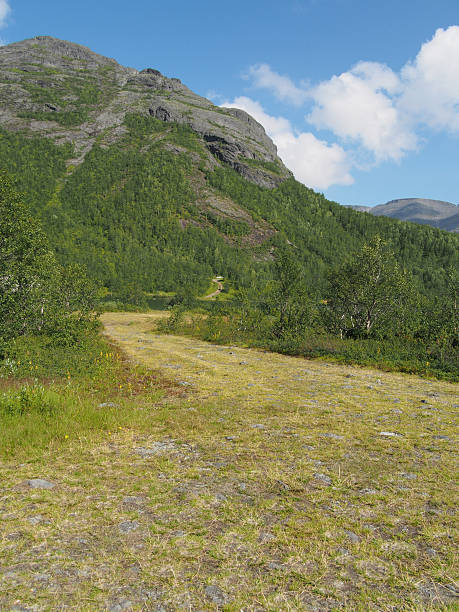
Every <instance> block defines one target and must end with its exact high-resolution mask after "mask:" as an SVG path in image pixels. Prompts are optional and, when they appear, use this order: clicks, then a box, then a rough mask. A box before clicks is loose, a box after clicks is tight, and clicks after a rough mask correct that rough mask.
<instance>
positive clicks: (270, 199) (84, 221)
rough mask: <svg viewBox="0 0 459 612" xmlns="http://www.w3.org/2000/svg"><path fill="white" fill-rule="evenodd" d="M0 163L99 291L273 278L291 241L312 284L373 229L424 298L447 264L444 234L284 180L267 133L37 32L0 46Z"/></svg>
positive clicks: (163, 81)
mask: <svg viewBox="0 0 459 612" xmlns="http://www.w3.org/2000/svg"><path fill="white" fill-rule="evenodd" d="M0 66H1V68H2V69H1V71H0V101H1V105H0V168H2V169H3V170H6V171H7V172H9V173H12V174H14V175H15V176H16V178H17V182H18V187H19V188H20V189H21V190H22V191H23V192H24V195H25V198H26V200H27V202H28V203H29V204H30V206H31V208H32V210H33V212H34V213H35V214H36V215H37V216H39V217H40V218H41V220H42V222H43V224H44V227H45V229H46V231H47V233H48V236H49V238H50V240H51V243H52V244H53V246H54V248H55V250H56V252H57V254H58V257H59V258H60V260H61V261H63V262H74V261H77V262H80V263H83V264H85V265H86V266H87V268H88V270H89V272H90V274H91V275H92V276H93V277H95V278H96V279H98V280H99V281H100V282H101V283H102V284H103V285H105V286H106V287H107V289H108V290H109V291H111V292H112V293H116V294H118V295H120V296H122V297H123V298H128V297H129V298H132V296H135V295H139V294H141V293H142V292H143V291H147V292H148V291H153V290H156V289H162V290H177V289H182V288H184V287H189V288H190V289H192V290H194V291H205V290H206V289H207V287H208V283H209V280H210V279H211V278H212V277H213V275H215V274H223V275H224V276H225V277H226V278H229V279H230V280H232V281H233V283H234V284H235V285H236V286H240V285H253V284H254V283H257V282H259V283H264V282H265V281H268V280H269V279H271V278H272V260H273V257H274V256H275V251H276V248H277V247H278V246H279V245H280V244H285V243H287V242H290V243H291V244H293V246H292V249H293V250H294V252H295V253H296V255H297V257H298V259H299V261H300V262H301V263H302V265H303V269H304V274H305V280H306V282H307V283H308V284H309V286H310V288H311V290H320V288H321V286H323V283H324V279H325V277H326V273H327V271H328V269H329V268H330V266H333V265H335V264H337V263H339V262H340V261H341V260H342V258H343V256H344V255H346V253H348V252H350V251H353V250H355V249H358V248H359V247H360V246H361V245H362V243H363V242H365V241H367V240H368V239H369V238H371V237H372V236H373V235H375V234H380V235H381V236H383V237H384V238H385V239H386V240H388V241H389V242H390V243H391V245H392V247H393V249H394V250H395V252H396V253H397V256H398V259H399V261H400V263H401V264H402V265H403V266H405V267H406V268H407V269H409V270H411V271H412V272H413V274H415V276H416V278H417V281H418V284H419V287H420V288H421V289H422V290H424V291H425V292H432V291H435V292H439V291H442V290H443V288H444V287H445V283H446V276H445V270H446V268H447V267H450V266H456V265H458V261H457V258H458V253H459V248H458V246H459V240H458V238H459V237H457V236H455V235H452V234H448V233H446V232H441V231H440V230H438V229H433V228H430V227H419V226H413V225H410V224H405V223H401V222H398V221H395V220H393V219H389V218H385V217H373V216H369V215H361V214H358V213H356V212H355V211H352V210H350V209H348V208H345V207H342V206H339V205H338V204H335V203H333V202H329V201H327V200H326V199H325V198H324V197H323V196H322V195H321V194H317V193H315V192H314V191H312V190H311V189H308V188H306V187H305V186H304V185H301V184H300V183H298V182H296V181H295V180H294V179H293V178H292V177H291V173H290V172H289V171H288V170H287V169H286V168H285V166H284V165H283V164H282V162H281V160H280V159H279V158H278V157H277V153H276V148H275V146H274V144H273V143H272V142H271V140H270V139H269V138H268V137H267V136H266V134H265V132H264V129H263V128H262V126H261V125H259V124H258V123H257V122H256V121H255V120H254V119H252V118H251V117H250V116H249V115H247V114H246V113H244V112H243V111H238V110H236V109H220V108H218V107H216V106H214V105H213V104H212V103H211V102H209V101H208V100H205V99H204V98H201V97H200V96H197V95H196V94H194V93H193V92H191V91H190V90H189V89H188V88H187V87H185V86H184V85H182V84H181V83H180V81H178V80H177V79H169V78H166V77H164V76H163V75H161V74H160V73H159V72H158V71H156V70H154V69H147V70H144V71H140V72H139V71H137V70H134V69H132V68H125V67H123V66H120V65H119V64H118V63H117V62H116V61H115V60H113V59H109V58H105V57H102V56H100V55H97V54H95V53H93V52H92V51H90V50H89V49H86V48H85V47H81V46H80V45H75V44H73V43H68V42H65V41H59V40H57V39H53V38H50V37H37V38H35V39H31V40H27V41H23V42H20V43H13V44H11V45H8V46H6V47H2V48H0Z"/></svg>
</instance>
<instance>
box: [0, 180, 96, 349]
mask: <svg viewBox="0 0 459 612" xmlns="http://www.w3.org/2000/svg"><path fill="white" fill-rule="evenodd" d="M94 294H95V291H94V287H93V286H92V285H91V283H90V282H89V281H88V279H87V278H86V276H85V275H84V273H83V272H82V270H81V269H79V268H78V267H77V266H72V267H70V268H67V269H66V268H62V267H61V266H60V265H59V264H58V262H57V261H56V258H55V256H54V253H53V252H52V251H51V249H50V247H49V244H48V240H47V238H46V236H45V234H44V232H43V230H42V228H41V226H40V224H39V223H38V221H37V220H36V219H34V218H33V217H32V216H31V214H30V212H29V211H28V209H27V207H26V206H25V205H24V203H23V202H22V201H21V198H20V196H19V194H18V193H17V191H16V189H15V187H14V183H13V181H12V180H11V178H9V177H8V176H7V175H5V174H0V339H1V340H3V341H8V340H10V339H12V338H14V337H16V336H21V335H25V334H36V333H50V332H52V331H55V330H56V329H58V328H60V329H61V330H62V329H63V328H68V326H69V325H68V324H69V322H71V321H72V320H73V321H75V320H78V321H82V320H85V321H88V320H89V319H91V318H92V317H93V314H92V312H90V309H91V308H92V306H93V301H92V298H91V296H93V295H94Z"/></svg>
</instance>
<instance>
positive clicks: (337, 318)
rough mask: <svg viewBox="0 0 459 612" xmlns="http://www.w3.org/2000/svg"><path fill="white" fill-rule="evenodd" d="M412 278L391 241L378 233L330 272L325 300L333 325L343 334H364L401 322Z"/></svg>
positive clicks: (351, 335) (332, 326)
mask: <svg viewBox="0 0 459 612" xmlns="http://www.w3.org/2000/svg"><path fill="white" fill-rule="evenodd" d="M408 293H409V281H408V278H407V275H406V274H403V273H402V272H401V271H400V269H399V267H398V264H397V262H396V260H395V258H394V255H393V253H391V252H390V251H389V250H388V248H387V243H385V242H383V241H382V240H381V238H380V237H379V236H376V237H375V238H374V239H373V240H372V241H371V242H370V243H368V244H365V245H364V246H363V247H362V249H361V250H360V251H359V252H358V253H357V254H356V255H354V256H353V257H351V258H349V259H348V260H347V261H345V262H344V263H343V264H341V265H340V266H339V267H338V268H336V269H334V270H332V271H331V272H330V274H329V289H328V292H327V295H326V299H325V300H324V301H325V303H326V311H327V315H328V317H327V318H328V324H329V326H330V328H331V329H333V330H336V331H338V332H339V334H340V336H341V337H343V336H348V337H362V336H365V335H369V334H370V333H371V334H375V333H377V332H380V333H382V332H384V331H385V330H387V328H389V327H392V328H393V327H394V323H396V325H400V316H401V315H402V309H403V308H404V306H405V305H406V303H407V298H408Z"/></svg>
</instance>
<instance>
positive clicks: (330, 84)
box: [307, 62, 417, 161]
mask: <svg viewBox="0 0 459 612" xmlns="http://www.w3.org/2000/svg"><path fill="white" fill-rule="evenodd" d="M400 88H401V83H400V79H399V78H398V77H397V75H396V74H395V73H394V72H392V70H390V68H388V67H387V66H384V65H383V64H377V63H372V62H361V63H359V64H357V66H355V67H354V68H353V69H352V70H351V71H349V72H344V73H343V74H341V75H339V76H334V77H332V78H331V79H330V80H329V81H324V82H323V83H320V84H319V85H317V86H316V87H314V88H313V89H312V90H311V92H310V95H311V97H312V99H313V100H314V102H315V105H314V107H313V109H312V111H311V112H310V113H309V115H308V116H307V120H308V121H309V122H310V123H312V125H314V126H315V127H316V128H325V129H328V130H331V131H332V132H333V133H334V134H335V135H336V136H337V137H338V138H341V139H342V140H345V141H354V142H356V143H358V144H359V145H362V146H363V147H364V148H365V149H367V150H368V151H371V152H372V153H373V154H374V156H375V160H376V161H382V160H385V159H393V160H398V159H400V158H401V157H402V156H403V155H404V154H405V153H406V152H407V151H410V150H413V149H415V148H416V146H417V137H416V134H415V133H414V132H413V130H412V128H411V125H410V122H409V121H408V120H407V117H406V115H405V114H404V113H403V112H401V111H400V110H399V109H398V108H397V107H396V105H395V104H394V97H393V94H396V93H398V92H399V91H400Z"/></svg>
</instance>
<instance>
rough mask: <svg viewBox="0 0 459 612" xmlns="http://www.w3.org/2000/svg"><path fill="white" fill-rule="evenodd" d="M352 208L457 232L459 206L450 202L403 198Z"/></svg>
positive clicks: (458, 226)
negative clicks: (376, 204)
mask: <svg viewBox="0 0 459 612" xmlns="http://www.w3.org/2000/svg"><path fill="white" fill-rule="evenodd" d="M352 208H353V209H354V210H358V211H360V212H368V213H370V214H372V215H377V216H386V217H393V218H394V219H400V220H402V221H411V222H412V223H421V224H424V225H431V226H432V227H438V228H440V229H443V230H446V231H449V232H459V208H458V207H457V206H456V205H455V204H451V202H442V201H441V200H427V199H424V198H404V199H399V200H391V201H390V202H387V203H386V204H379V205H378V206H373V207H371V206H352Z"/></svg>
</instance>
